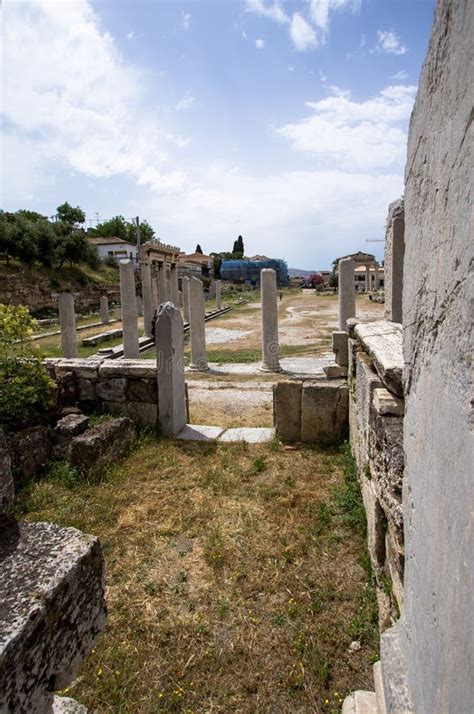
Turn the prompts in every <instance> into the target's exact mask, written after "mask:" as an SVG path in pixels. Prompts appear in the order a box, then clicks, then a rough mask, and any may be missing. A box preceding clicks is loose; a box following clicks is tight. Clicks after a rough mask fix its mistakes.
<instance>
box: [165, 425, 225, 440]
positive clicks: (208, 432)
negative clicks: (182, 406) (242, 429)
mask: <svg viewBox="0 0 474 714" xmlns="http://www.w3.org/2000/svg"><path fill="white" fill-rule="evenodd" d="M224 431H225V429H224V428H223V427H221V426H202V425H201V424H186V426H185V427H184V429H183V430H182V431H180V433H179V434H178V436H177V437H176V438H177V439H181V440H183V441H215V440H216V439H217V438H218V437H219V436H220V435H221V434H222V433H223V432H224Z"/></svg>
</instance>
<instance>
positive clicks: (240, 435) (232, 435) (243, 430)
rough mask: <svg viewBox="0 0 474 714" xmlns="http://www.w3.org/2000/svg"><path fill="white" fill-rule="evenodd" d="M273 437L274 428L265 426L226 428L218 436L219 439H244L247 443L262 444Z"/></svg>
mask: <svg viewBox="0 0 474 714" xmlns="http://www.w3.org/2000/svg"><path fill="white" fill-rule="evenodd" d="M274 438H275V429H270V428H266V427H260V428H259V427H240V428H236V429H227V430H226V431H225V432H224V433H223V434H222V435H221V436H220V437H219V439H218V440H219V441H224V442H238V441H245V442H247V444H263V443H266V442H268V441H272V439H274Z"/></svg>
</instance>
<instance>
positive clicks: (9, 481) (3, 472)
mask: <svg viewBox="0 0 474 714" xmlns="http://www.w3.org/2000/svg"><path fill="white" fill-rule="evenodd" d="M12 506H13V478H12V460H11V457H10V452H9V450H8V443H7V440H6V438H5V434H4V433H3V429H2V428H1V427H0V521H1V519H2V516H4V515H8V514H9V512H10V510H11V508H12Z"/></svg>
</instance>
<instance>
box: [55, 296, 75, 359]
mask: <svg viewBox="0 0 474 714" xmlns="http://www.w3.org/2000/svg"><path fill="white" fill-rule="evenodd" d="M58 308H59V325H60V327H61V354H62V356H63V357H66V358H67V359H70V358H74V357H77V342H76V314H75V312H74V297H73V295H71V293H61V294H60V296H59V298H58Z"/></svg>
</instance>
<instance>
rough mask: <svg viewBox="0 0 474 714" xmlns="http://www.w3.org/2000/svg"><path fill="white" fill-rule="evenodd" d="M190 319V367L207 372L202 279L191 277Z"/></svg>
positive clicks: (189, 285)
mask: <svg viewBox="0 0 474 714" xmlns="http://www.w3.org/2000/svg"><path fill="white" fill-rule="evenodd" d="M188 293H189V320H190V335H191V361H190V365H189V368H190V369H192V370H196V371H199V372H207V370H208V369H209V367H208V364H207V352H206V327H205V319H206V310H205V305H204V292H203V285H202V280H199V278H189V281H188Z"/></svg>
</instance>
